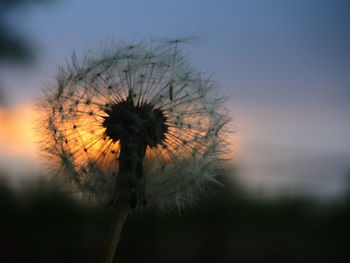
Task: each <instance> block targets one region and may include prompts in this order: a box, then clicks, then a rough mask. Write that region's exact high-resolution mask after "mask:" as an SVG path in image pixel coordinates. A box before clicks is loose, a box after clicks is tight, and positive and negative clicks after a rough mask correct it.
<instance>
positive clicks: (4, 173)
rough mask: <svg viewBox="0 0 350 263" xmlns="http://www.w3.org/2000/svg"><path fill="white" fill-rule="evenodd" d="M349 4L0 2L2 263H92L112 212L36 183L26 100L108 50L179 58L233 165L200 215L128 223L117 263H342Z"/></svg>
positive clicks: (38, 164) (348, 174) (347, 174)
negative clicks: (192, 72) (201, 76)
mask: <svg viewBox="0 0 350 263" xmlns="http://www.w3.org/2000/svg"><path fill="white" fill-rule="evenodd" d="M349 11H350V3H348V1H346V0H293V1H291V0H290V1H289V0H286V1H277V0H265V1H259V0H230V1H229V0H227V1H226V0H221V1H214V0H178V1H168V0H148V1H142V0H128V1H127V0H118V1H116V0H102V1H97V0H61V1H59V0H0V207H1V208H2V211H1V214H2V216H1V217H0V252H1V253H0V262H24V261H25V262H82V261H84V262H96V259H97V258H98V255H99V251H100V249H101V247H102V246H103V240H104V238H105V236H106V233H107V229H108V223H109V221H110V214H109V213H110V212H109V211H107V210H98V209H95V208H87V207H85V206H84V205H82V204H81V203H80V202H78V201H77V200H76V199H74V198H73V197H71V196H69V195H67V194H65V193H62V192H61V191H60V190H58V189H56V188H55V187H54V186H52V185H50V184H49V183H47V182H46V181H45V180H44V179H43V178H45V177H44V176H43V174H44V170H43V169H44V168H43V167H44V166H43V165H44V164H43V162H44V161H43V159H41V158H40V154H39V151H38V150H37V147H36V144H35V143H36V141H37V140H38V134H36V133H35V132H34V130H33V128H34V127H33V121H34V119H35V111H34V104H35V102H36V101H37V100H38V98H40V96H41V89H42V88H43V86H44V85H49V83H50V82H51V81H52V80H53V77H54V76H55V74H56V72H57V66H59V65H62V64H65V63H66V61H69V59H70V56H71V54H72V53H73V51H74V50H75V51H77V53H78V55H79V54H82V53H83V52H85V51H86V50H94V49H98V48H99V47H101V46H102V45H103V43H106V42H108V41H110V40H113V39H114V40H125V41H138V40H141V41H142V40H148V39H149V38H155V39H160V38H163V37H165V38H181V37H188V36H196V37H195V38H194V40H193V41H192V43H189V44H186V45H184V46H183V47H182V48H183V50H184V52H185V54H186V55H187V56H188V57H189V59H190V61H192V62H193V64H194V66H196V67H197V68H199V69H201V70H202V71H204V72H205V73H206V74H208V75H211V76H212V77H213V78H214V79H215V80H216V81H217V83H218V85H219V90H218V92H219V93H220V94H223V95H224V96H226V97H227V98H228V99H227V104H226V107H227V108H228V109H229V110H230V112H231V115H232V118H233V129H234V131H235V134H234V135H233V136H232V138H231V141H232V152H233V156H232V157H233V163H232V164H233V167H234V168H232V169H230V170H229V171H228V172H227V173H226V174H224V175H220V178H221V180H222V181H223V183H224V187H214V186H213V187H210V189H208V192H209V193H208V195H207V196H206V197H205V196H204V197H203V198H202V201H201V202H200V203H199V204H198V205H197V207H196V208H194V209H193V210H190V211H185V212H184V213H183V214H182V215H181V216H179V215H177V214H176V213H171V214H169V215H160V214H157V213H151V212H150V213H149V214H146V215H142V216H141V215H133V216H132V217H131V218H130V220H129V221H128V222H127V225H126V227H125V229H124V233H123V237H122V241H121V245H120V247H119V249H118V259H119V260H120V261H123V262H164V261H167V262H263V261H266V260H279V261H282V260H283V261H284V262H309V261H310V260H311V261H314V262H347V260H349V256H348V255H347V249H348V247H347V245H348V244H349V234H350V233H349V230H348V226H347V222H348V221H349V215H350V214H349V211H350V210H349V207H350V190H349V189H350V188H349V186H350V162H349V159H350V140H349V139H348V135H349V134H350V118H349V113H350V104H349V100H350V88H349V84H350V74H349V70H350V62H349V61H350V32H349V30H350V18H349V16H348V13H349Z"/></svg>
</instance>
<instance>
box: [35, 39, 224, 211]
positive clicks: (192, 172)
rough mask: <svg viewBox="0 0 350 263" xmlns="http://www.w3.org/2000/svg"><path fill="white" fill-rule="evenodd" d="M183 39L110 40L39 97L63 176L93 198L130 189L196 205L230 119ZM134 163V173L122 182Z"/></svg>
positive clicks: (46, 145)
mask: <svg viewBox="0 0 350 263" xmlns="http://www.w3.org/2000/svg"><path fill="white" fill-rule="evenodd" d="M179 44H181V41H167V42H166V43H164V42H160V43H156V44H155V43H154V42H152V43H149V44H137V43H136V44H122V43H113V45H112V46H111V47H110V48H108V49H106V50H104V51H103V52H101V53H99V54H88V55H87V56H86V57H85V58H83V59H80V60H79V59H78V58H77V57H76V55H73V56H72V61H71V63H68V64H67V66H66V67H64V68H60V69H59V71H58V74H57V76H56V82H54V83H53V84H51V85H49V86H48V87H47V89H46V93H45V95H44V98H43V99H42V100H41V101H40V103H39V106H40V108H41V113H42V115H43V116H42V117H41V119H40V128H41V132H42V134H41V136H42V142H41V143H42V146H43V147H42V148H43V152H45V154H46V156H47V157H49V160H50V163H51V164H53V167H54V169H53V171H54V173H55V178H56V179H57V181H59V182H60V183H61V184H62V185H63V186H65V187H70V188H71V189H75V190H76V191H80V192H81V193H82V196H83V198H84V199H86V200H87V201H89V202H92V203H96V202H97V203H100V202H102V203H103V202H106V201H107V200H109V199H111V198H115V196H119V197H120V196H123V194H124V193H130V191H132V192H135V196H136V197H137V198H138V199H140V200H141V199H142V198H143V199H147V204H148V206H153V207H158V208H161V209H168V208H170V207H176V208H183V207H186V206H188V205H191V204H193V202H194V201H195V200H196V196H197V193H198V192H200V190H201V189H202V188H203V186H204V185H205V184H206V183H208V182H210V181H215V177H216V171H217V169H219V168H220V167H221V165H222V161H223V154H224V153H225V151H226V149H225V147H226V146H227V142H226V141H225V138H226V136H225V134H226V133H227V132H228V129H227V123H228V122H229V118H228V115H227V114H226V113H225V112H224V111H223V110H222V109H221V108H222V105H223V99H222V98H219V97H217V96H215V94H213V92H212V89H213V88H214V87H215V85H214V84H213V82H212V81H210V80H209V79H206V78H204V77H203V76H202V74H201V73H200V72H199V71H197V70H195V69H194V68H192V67H191V66H190V64H189V62H188V61H187V59H186V58H185V57H184V56H183V54H182V52H181V50H180V49H179ZM134 164H135V165H134ZM128 165H129V166H130V167H134V168H135V169H133V171H132V172H131V173H130V174H128V176H129V177H130V178H131V179H130V182H129V183H121V184H120V185H119V186H118V187H117V188H116V187H115V186H116V185H117V181H118V177H120V174H121V171H123V169H124V170H125V169H126V168H125V167H126V166H128ZM133 165H134V166H133ZM129 166H128V167H129ZM116 189H117V190H116ZM116 191H117V193H116ZM140 200H139V201H140Z"/></svg>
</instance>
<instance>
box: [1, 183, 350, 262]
mask: <svg viewBox="0 0 350 263" xmlns="http://www.w3.org/2000/svg"><path fill="white" fill-rule="evenodd" d="M238 190H239V189H238V188H237V191H238ZM210 192H211V193H212V194H211V195H209V196H208V197H206V198H203V199H202V201H201V202H200V203H199V204H198V206H197V208H196V209H194V210H191V211H188V212H185V213H184V214H182V215H181V216H178V215H174V214H170V215H166V216H165V215H160V214H155V213H150V212H149V213H146V215H145V214H143V215H142V216H139V215H138V214H134V215H132V216H131V217H130V220H128V221H127V223H126V225H125V228H124V232H123V233H124V234H123V235H122V238H121V242H120V246H119V248H118V258H117V260H118V262H271V261H274V262H348V260H349V255H348V250H347V249H348V247H347V246H348V243H349V241H350V240H349V236H350V235H349V234H350V231H349V228H348V222H349V219H350V202H349V200H347V201H346V202H344V203H342V204H338V205H332V207H331V208H330V207H328V208H327V207H324V206H321V205H320V204H315V203H312V202H309V201H307V200H304V199H276V200H272V201H271V200H270V201H266V200H265V201H262V200H257V199H254V198H252V197H250V196H248V195H246V194H244V192H242V191H240V194H234V193H233V192H232V188H231V186H227V187H218V186H216V187H215V188H213V189H212V190H211V191H210ZM238 192H239V191H238ZM0 207H1V209H2V211H1V215H2V216H1V217H0V233H1V235H0V262H4V263H8V262H98V261H97V260H98V257H99V252H100V250H101V248H102V246H103V245H104V244H103V242H104V241H103V240H104V237H105V235H106V232H107V226H108V224H109V220H110V219H109V218H110V214H109V213H110V211H107V210H98V209H94V208H88V207H86V206H84V205H82V204H81V203H79V202H78V201H76V200H75V199H74V198H70V197H68V196H67V195H66V194H64V193H62V192H60V191H59V190H57V189H55V188H53V187H49V186H47V185H46V184H43V183H40V184H34V183H33V184H29V185H28V184H27V186H26V187H24V189H22V190H21V191H19V190H18V191H15V190H13V189H11V188H10V187H9V186H8V185H7V184H6V182H4V181H3V180H1V183H0Z"/></svg>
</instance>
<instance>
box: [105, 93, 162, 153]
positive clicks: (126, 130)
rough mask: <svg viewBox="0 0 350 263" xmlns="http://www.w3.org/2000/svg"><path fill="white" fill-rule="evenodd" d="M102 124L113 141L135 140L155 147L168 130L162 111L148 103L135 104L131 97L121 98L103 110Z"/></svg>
mask: <svg viewBox="0 0 350 263" xmlns="http://www.w3.org/2000/svg"><path fill="white" fill-rule="evenodd" d="M105 112H106V114H107V116H106V117H104V121H103V123H102V126H103V127H104V128H105V129H106V130H105V135H106V136H108V137H109V138H110V139H112V140H113V141H115V142H116V141H119V140H120V141H124V142H126V141H128V142H133V141H136V142H138V143H142V144H144V145H145V146H150V147H156V146H157V145H158V144H161V143H162V142H163V141H164V140H165V135H166V133H167V131H168V125H167V124H166V121H167V118H166V116H165V115H164V112H163V111H162V110H161V109H159V108H155V107H154V106H153V105H152V104H150V103H144V104H141V105H135V104H134V102H133V100H132V99H129V98H128V99H127V100H123V101H121V102H117V103H114V104H112V105H111V107H110V108H109V109H106V110H105Z"/></svg>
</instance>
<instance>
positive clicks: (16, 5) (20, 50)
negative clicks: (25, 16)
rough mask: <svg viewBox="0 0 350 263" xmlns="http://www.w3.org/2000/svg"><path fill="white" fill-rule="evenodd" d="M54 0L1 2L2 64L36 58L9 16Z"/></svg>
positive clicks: (0, 90) (1, 96)
mask: <svg viewBox="0 0 350 263" xmlns="http://www.w3.org/2000/svg"><path fill="white" fill-rule="evenodd" d="M52 1H53V0H0V64H2V63H3V62H16V63H26V62H31V61H32V60H33V59H34V57H35V54H34V53H35V52H34V51H33V49H32V45H31V43H30V41H28V40H27V39H26V38H25V37H23V36H22V35H21V34H19V33H17V30H16V28H14V27H13V26H11V23H10V22H9V19H8V17H7V16H8V14H10V13H11V12H12V11H13V10H18V9H21V8H26V7H28V6H29V5H31V4H34V3H47V2H52ZM3 93H4V92H3V87H2V86H1V83H0V104H2V103H4V94H3Z"/></svg>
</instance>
